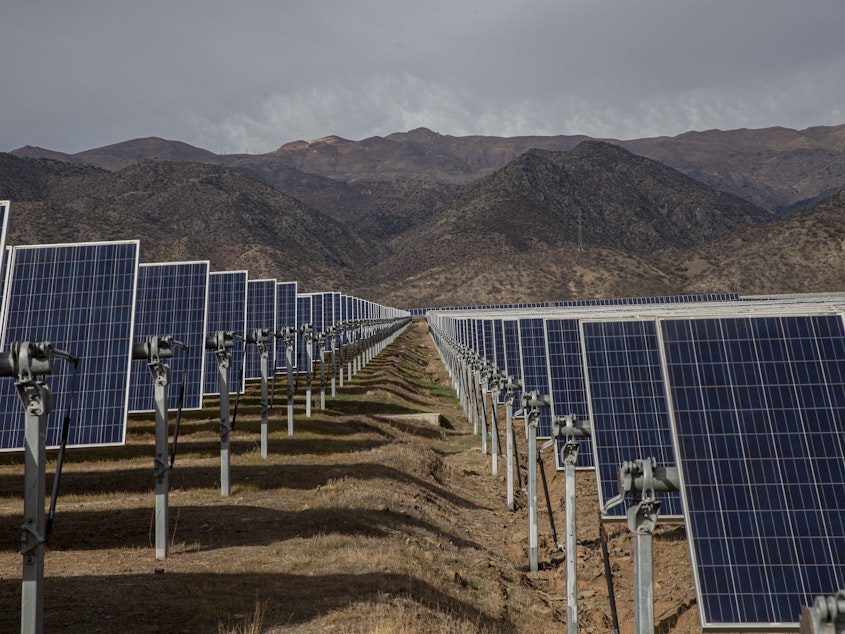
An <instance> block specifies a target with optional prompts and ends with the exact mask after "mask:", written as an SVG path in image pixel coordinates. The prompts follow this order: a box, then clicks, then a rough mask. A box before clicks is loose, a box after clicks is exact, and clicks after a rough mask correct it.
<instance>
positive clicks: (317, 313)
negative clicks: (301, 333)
mask: <svg viewBox="0 0 845 634" xmlns="http://www.w3.org/2000/svg"><path fill="white" fill-rule="evenodd" d="M311 325H312V326H314V335H315V336H316V335H317V334H319V333H321V332H323V293H314V294H313V295H311Z"/></svg>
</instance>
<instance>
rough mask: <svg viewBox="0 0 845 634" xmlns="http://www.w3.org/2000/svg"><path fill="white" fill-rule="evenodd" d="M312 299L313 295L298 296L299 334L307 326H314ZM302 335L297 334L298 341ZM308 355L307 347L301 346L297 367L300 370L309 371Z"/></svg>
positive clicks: (297, 321) (297, 319)
mask: <svg viewBox="0 0 845 634" xmlns="http://www.w3.org/2000/svg"><path fill="white" fill-rule="evenodd" d="M312 298H313V295H297V296H296V323H297V327H296V329H297V333H298V332H299V330H300V328H301V327H302V326H304V325H306V324H312V321H311V317H312V314H311V313H312V310H311V308H312ZM300 336H301V335H299V334H297V341H299V338H300ZM307 354H308V351H307V350H306V349H305V346H299V357H300V358H299V360H298V361H297V363H296V367H297V369H299V370H305V369H307V366H308V362H307Z"/></svg>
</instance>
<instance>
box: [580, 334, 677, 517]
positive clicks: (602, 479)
mask: <svg viewBox="0 0 845 634" xmlns="http://www.w3.org/2000/svg"><path fill="white" fill-rule="evenodd" d="M581 329H582V340H583V342H584V360H585V365H586V368H587V381H586V388H587V393H588V395H589V406H590V412H589V414H590V420H592V422H593V441H592V442H593V451H594V456H595V462H594V464H595V465H596V479H597V480H598V490H599V507H600V508H603V507H604V505H605V503H607V501H608V500H610V499H611V498H613V497H615V496H616V495H617V494H618V493H619V485H618V482H617V473H618V470H619V467H620V465H621V464H622V463H623V462H624V461H634V460H638V459H641V458H656V460H657V464H658V465H660V466H661V467H669V466H672V467H674V466H676V464H677V463H676V460H675V450H674V448H673V445H672V432H671V427H670V425H669V410H668V404H667V401H666V386H665V383H664V377H663V365H662V361H661V358H660V342H659V340H658V335H657V324H656V323H655V321H654V320H647V321H646V320H643V321H616V322H582V324H581ZM579 458H580V454H579ZM655 495H656V497H657V499H658V500H660V501H661V508H660V517H661V518H663V519H669V518H681V517H683V508H682V506H681V497H680V494H679V493H656V494H655ZM627 506H628V505H627V501H626V502H623V503H622V504H621V505H619V506H615V507H613V508H612V509H610V510H609V511H608V513H607V515H608V516H609V517H615V518H617V519H624V518H625V517H626V513H627Z"/></svg>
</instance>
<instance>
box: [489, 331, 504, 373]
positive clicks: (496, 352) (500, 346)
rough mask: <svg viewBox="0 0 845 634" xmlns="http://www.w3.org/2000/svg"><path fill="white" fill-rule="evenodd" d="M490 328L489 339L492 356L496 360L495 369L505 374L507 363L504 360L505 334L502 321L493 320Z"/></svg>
mask: <svg viewBox="0 0 845 634" xmlns="http://www.w3.org/2000/svg"><path fill="white" fill-rule="evenodd" d="M492 328H493V331H492V334H491V337H492V340H493V356H494V358H495V359H496V367H497V368H499V371H500V372H502V373H503V374H507V369H508V362H507V359H506V358H505V332H504V328H503V327H502V320H501V319H494V320H493V327H492Z"/></svg>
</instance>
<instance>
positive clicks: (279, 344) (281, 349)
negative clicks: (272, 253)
mask: <svg viewBox="0 0 845 634" xmlns="http://www.w3.org/2000/svg"><path fill="white" fill-rule="evenodd" d="M296 326H297V324H296V282H279V283H278V284H277V285H276V331H277V332H281V331H282V330H283V329H284V328H294V329H295V328H296ZM296 349H297V337H294V338H293V367H296ZM286 354H287V351H286V350H285V341H284V339H281V338H279V339H276V368H285V367H287V359H286V356H285V355H286Z"/></svg>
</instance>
